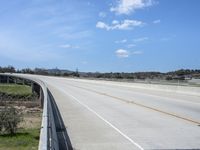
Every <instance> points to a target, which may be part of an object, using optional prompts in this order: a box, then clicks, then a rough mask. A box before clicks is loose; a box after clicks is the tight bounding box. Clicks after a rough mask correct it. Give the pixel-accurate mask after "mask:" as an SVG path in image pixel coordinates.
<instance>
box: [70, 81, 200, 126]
mask: <svg viewBox="0 0 200 150" xmlns="http://www.w3.org/2000/svg"><path fill="white" fill-rule="evenodd" d="M70 85H71V84H70ZM71 86H74V87H77V88H81V89H84V90H87V91H91V92H94V93H97V94H100V95H104V96H108V97H111V98H114V99H117V100H120V101H123V102H126V103H131V104H134V105H137V106H140V107H143V108H147V109H150V110H153V111H156V112H160V113H162V114H165V115H169V116H173V117H175V118H179V119H182V120H185V121H188V122H190V123H195V124H197V125H198V124H200V121H195V120H193V119H190V118H186V117H182V116H179V115H177V114H174V113H170V112H166V111H163V110H160V109H157V108H154V107H150V106H146V105H144V104H140V103H137V102H134V101H130V100H126V99H123V98H119V97H116V96H113V95H109V94H107V93H101V92H98V91H95V90H91V89H88V88H84V87H80V86H75V85H71Z"/></svg>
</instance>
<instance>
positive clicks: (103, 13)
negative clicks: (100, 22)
mask: <svg viewBox="0 0 200 150" xmlns="http://www.w3.org/2000/svg"><path fill="white" fill-rule="evenodd" d="M106 16H107V14H106V13H105V12H99V17H102V18H105V17H106Z"/></svg>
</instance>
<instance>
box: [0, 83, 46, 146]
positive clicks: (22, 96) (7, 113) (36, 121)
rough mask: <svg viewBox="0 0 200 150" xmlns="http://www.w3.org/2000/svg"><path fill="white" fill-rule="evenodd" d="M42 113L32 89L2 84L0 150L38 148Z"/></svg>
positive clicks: (0, 93)
mask: <svg viewBox="0 0 200 150" xmlns="http://www.w3.org/2000/svg"><path fill="white" fill-rule="evenodd" d="M41 112H42V111H41V108H40V102H39V100H38V96H37V94H36V93H32V89H31V87H30V86H26V85H17V84H0V150H35V149H38V143H39V134H40V126H41Z"/></svg>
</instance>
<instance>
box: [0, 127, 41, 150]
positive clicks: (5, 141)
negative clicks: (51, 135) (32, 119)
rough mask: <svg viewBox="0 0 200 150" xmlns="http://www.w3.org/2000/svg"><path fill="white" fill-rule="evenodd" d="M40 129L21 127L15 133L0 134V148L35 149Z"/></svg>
mask: <svg viewBox="0 0 200 150" xmlns="http://www.w3.org/2000/svg"><path fill="white" fill-rule="evenodd" d="M39 132H40V129H26V130H25V129H21V130H19V131H18V133H17V134H15V135H13V136H11V135H0V150H37V149H38V144H39V134H40V133H39Z"/></svg>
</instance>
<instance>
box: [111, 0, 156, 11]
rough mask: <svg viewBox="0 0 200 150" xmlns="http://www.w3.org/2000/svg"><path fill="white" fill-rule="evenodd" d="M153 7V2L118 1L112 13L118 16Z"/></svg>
mask: <svg viewBox="0 0 200 150" xmlns="http://www.w3.org/2000/svg"><path fill="white" fill-rule="evenodd" d="M152 5H153V0H118V2H117V5H116V6H115V7H111V8H110V11H111V12H115V13H116V14H130V13H131V12H134V11H135V10H136V9H142V8H145V7H149V6H152Z"/></svg>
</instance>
